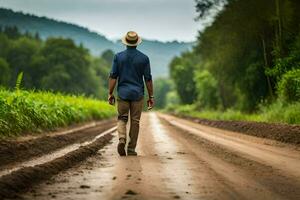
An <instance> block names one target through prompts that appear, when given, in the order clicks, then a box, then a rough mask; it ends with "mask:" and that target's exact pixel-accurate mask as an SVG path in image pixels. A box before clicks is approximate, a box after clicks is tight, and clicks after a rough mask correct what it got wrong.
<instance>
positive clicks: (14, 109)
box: [0, 89, 115, 136]
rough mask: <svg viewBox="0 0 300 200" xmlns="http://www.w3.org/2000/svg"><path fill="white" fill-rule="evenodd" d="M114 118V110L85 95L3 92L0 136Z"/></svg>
mask: <svg viewBox="0 0 300 200" xmlns="http://www.w3.org/2000/svg"><path fill="white" fill-rule="evenodd" d="M113 115H115V109H114V107H112V106H110V105H108V104H107V103H106V102H101V101H97V100H94V99H88V98H85V97H83V96H65V95H62V94H53V93H50V92H29V91H19V92H11V91H8V90H3V89H0V136H15V135H20V134H23V133H28V132H38V131H44V130H51V129H54V128H56V127H61V126H67V125H70V124H74V123H78V122H84V121H90V120H100V119H104V118H108V117H111V116H113Z"/></svg>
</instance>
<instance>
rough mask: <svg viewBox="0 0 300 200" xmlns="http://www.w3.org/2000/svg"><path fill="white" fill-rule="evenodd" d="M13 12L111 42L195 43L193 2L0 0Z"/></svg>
mask: <svg viewBox="0 0 300 200" xmlns="http://www.w3.org/2000/svg"><path fill="white" fill-rule="evenodd" d="M0 6H1V7H5V8H11V9H13V10H16V11H23V12H25V13H32V14H35V15H39V16H47V17H50V18H54V19H59V20H62V21H67V22H72V23H75V24H79V25H81V26H84V27H87V28H89V29H91V30H93V31H96V32H99V33H101V34H103V35H105V36H106V37H108V38H111V39H117V38H120V37H121V36H122V35H123V34H124V33H126V32H127V31H128V30H136V31H137V32H138V33H139V34H140V35H141V36H142V37H144V38H147V39H157V40H162V41H171V40H175V39H176V40H179V41H194V40H195V38H196V36H197V32H198V30H199V29H200V28H201V24H200V23H199V22H195V21H194V18H195V16H196V12H195V7H194V6H195V3H194V0H0Z"/></svg>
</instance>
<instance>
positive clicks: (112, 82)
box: [108, 78, 117, 105]
mask: <svg viewBox="0 0 300 200" xmlns="http://www.w3.org/2000/svg"><path fill="white" fill-rule="evenodd" d="M116 84H117V79H114V78H109V80H108V102H109V104H110V105H114V104H115V101H116V100H115V97H114V89H115V87H116Z"/></svg>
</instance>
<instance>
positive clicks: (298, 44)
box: [170, 0, 300, 113]
mask: <svg viewBox="0 0 300 200" xmlns="http://www.w3.org/2000/svg"><path fill="white" fill-rule="evenodd" d="M218 9H219V11H218V12H217V10H218ZM196 10H197V12H198V14H199V15H198V19H199V20H203V19H207V17H208V16H210V17H212V18H214V20H213V21H212V22H211V23H210V24H209V25H208V26H207V27H206V28H205V29H204V30H203V31H202V32H200V33H199V37H198V40H197V44H196V46H195V47H194V49H193V50H192V51H191V52H188V53H186V54H182V55H181V56H180V57H175V58H174V59H173V62H172V63H171V66H170V72H171V78H172V79H173V80H174V83H175V87H176V91H177V92H178V94H179V96H180V98H181V100H182V103H184V104H192V103H194V104H197V106H198V107H199V108H205V107H207V108H209V109H212V108H214V109H217V110H223V111H226V110H232V109H234V110H240V111H242V112H248V113H251V112H256V111H257V110H258V107H259V106H258V105H259V104H260V102H261V101H267V102H269V103H270V102H274V101H275V100H276V98H277V96H276V94H277V93H276V92H274V91H275V90H276V89H278V88H282V87H285V86H282V87H279V86H278V84H279V83H280V84H281V85H282V84H284V83H283V82H287V80H286V78H285V79H284V80H282V81H281V82H280V80H281V78H282V77H284V76H285V74H286V73H289V71H291V70H295V69H300V64H299V63H300V57H299V55H300V26H299V19H300V2H299V1H298V0H252V1H246V0H236V1H231V0H203V1H202V0H196ZM195 58H196V59H195ZM208 72H209V73H210V74H211V78H209V76H208V75H206V76H207V78H204V77H201V76H205V75H204V74H208ZM190 74H193V76H192V77H193V78H191V75H190ZM287 76H288V75H286V77H287ZM289 77H290V75H289ZM213 79H215V81H213ZM290 79H293V81H292V80H290V81H289V84H291V85H289V86H288V87H289V89H287V87H285V88H286V90H289V91H288V92H287V91H286V92H285V93H288V94H291V95H294V101H299V98H298V96H295V94H293V92H292V91H290V90H293V91H295V88H298V85H297V81H295V78H291V77H290ZM191 85H194V86H195V87H192V86H191ZM286 86H287V84H286ZM280 90H281V89H280ZM278 93H282V91H279V92H278ZM294 93H295V92H294ZM216 94H217V95H216ZM216 96H219V97H216ZM217 99H219V100H217Z"/></svg>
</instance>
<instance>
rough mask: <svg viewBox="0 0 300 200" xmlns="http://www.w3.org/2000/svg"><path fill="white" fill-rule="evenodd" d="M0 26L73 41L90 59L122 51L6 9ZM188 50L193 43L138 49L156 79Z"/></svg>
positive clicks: (96, 37) (82, 31)
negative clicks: (94, 56)
mask: <svg viewBox="0 0 300 200" xmlns="http://www.w3.org/2000/svg"><path fill="white" fill-rule="evenodd" d="M0 26H17V27H18V28H19V29H20V30H21V31H22V32H26V31H28V32H30V33H36V32H38V33H39V35H40V37H41V38H42V39H46V38H48V37H51V36H52V37H53V36H54V37H64V38H72V39H73V40H74V41H75V42H76V43H77V44H79V43H82V44H83V45H84V46H85V47H86V48H88V49H89V50H90V51H91V53H92V54H93V55H99V54H101V53H102V52H103V51H105V50H107V49H111V50H113V51H115V52H118V51H121V50H122V49H124V46H123V45H122V44H121V43H120V42H113V41H111V40H109V39H107V38H106V37H105V36H103V35H101V34H99V33H96V32H93V31H91V30H89V29H87V28H84V27H81V26H78V25H75V24H70V23H67V22H62V21H57V20H53V19H49V18H46V17H38V16H35V15H31V14H24V13H22V12H15V11H12V10H10V9H5V8H0ZM191 47H192V43H184V42H177V41H174V42H166V43H165V42H160V41H152V40H143V43H142V45H141V46H140V47H139V49H140V50H142V51H143V52H145V53H146V54H147V55H148V56H149V57H150V60H151V64H152V72H153V76H154V77H159V76H167V75H168V64H169V62H170V61H171V59H172V58H173V57H174V56H176V55H179V54H180V53H181V52H183V51H186V50H188V49H190V48H191Z"/></svg>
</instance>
